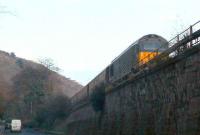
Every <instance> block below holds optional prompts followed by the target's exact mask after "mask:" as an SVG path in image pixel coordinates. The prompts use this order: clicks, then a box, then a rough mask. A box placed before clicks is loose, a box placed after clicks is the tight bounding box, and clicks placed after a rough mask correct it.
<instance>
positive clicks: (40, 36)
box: [0, 0, 200, 85]
mask: <svg viewBox="0 0 200 135" xmlns="http://www.w3.org/2000/svg"><path fill="white" fill-rule="evenodd" d="M199 5H200V1H199V0H0V50H3V51H7V52H14V53H15V54H16V56H18V57H22V58H25V59H28V60H33V61H38V59H39V58H51V59H53V60H54V63H55V64H56V65H57V66H58V67H60V68H61V69H62V71H61V72H60V74H62V75H64V76H66V77H67V78H71V79H72V80H76V81H77V82H79V83H80V84H82V85H85V84H87V83H88V82H89V81H91V80H92V79H93V78H94V77H95V76H96V75H97V74H98V73H100V72H101V71H102V70H103V69H104V68H105V67H106V66H107V65H109V64H110V63H111V61H112V60H113V59H114V58H115V57H117V56H118V55H119V54H120V53H121V52H122V51H123V50H125V49H126V48H127V47H128V46H129V45H130V44H132V43H133V42H134V41H136V40H137V39H139V38H140V37H142V36H144V35H147V34H158V35H161V36H162V37H164V38H166V39H167V40H169V39H171V38H172V37H174V36H175V35H176V34H177V33H178V32H181V31H183V30H184V29H186V28H187V27H189V26H190V25H191V24H194V23H195V22H197V21H199V20H200V14H199V13H200V8H199Z"/></svg>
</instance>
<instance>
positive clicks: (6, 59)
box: [0, 51, 82, 99]
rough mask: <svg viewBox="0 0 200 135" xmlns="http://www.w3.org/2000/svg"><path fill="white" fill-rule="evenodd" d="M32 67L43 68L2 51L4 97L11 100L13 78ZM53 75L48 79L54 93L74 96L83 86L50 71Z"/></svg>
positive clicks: (0, 66)
mask: <svg viewBox="0 0 200 135" xmlns="http://www.w3.org/2000/svg"><path fill="white" fill-rule="evenodd" d="M26 67H32V68H34V69H39V68H40V67H43V66H42V65H41V64H38V63H35V62H33V61H29V60H25V59H22V58H18V57H16V56H15V55H14V54H13V53H11V54H9V53H7V52H4V51H0V92H1V93H2V95H4V97H6V98H8V99H9V98H10V97H9V96H10V95H11V94H9V93H10V92H11V93H12V92H13V78H14V77H15V76H16V75H17V74H19V73H20V72H21V71H22V70H23V69H24V68H26ZM50 72H51V74H50V76H49V77H48V79H49V81H50V82H51V85H52V86H51V87H52V90H53V92H54V93H57V92H58V93H60V92H62V93H63V94H65V95H67V96H68V97H71V96H73V95H74V94H75V93H76V92H78V91H79V90H80V89H81V88H82V86H81V85H80V84H78V83H77V82H75V81H72V80H70V79H68V78H66V77H64V76H62V75H60V74H58V73H56V72H53V71H50Z"/></svg>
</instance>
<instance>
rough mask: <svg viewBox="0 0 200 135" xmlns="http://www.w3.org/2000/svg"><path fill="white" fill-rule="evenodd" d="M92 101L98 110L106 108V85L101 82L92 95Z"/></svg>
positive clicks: (94, 107)
mask: <svg viewBox="0 0 200 135" xmlns="http://www.w3.org/2000/svg"><path fill="white" fill-rule="evenodd" d="M90 102H91V104H92V107H93V109H94V110H95V111H96V112H98V111H103V110H104V104H105V85H104V84H100V85H99V86H97V87H96V88H95V90H94V91H93V93H92V94H91V96H90Z"/></svg>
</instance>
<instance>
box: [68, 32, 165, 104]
mask: <svg viewBox="0 0 200 135" xmlns="http://www.w3.org/2000/svg"><path fill="white" fill-rule="evenodd" d="M166 49H168V42H167V40H166V39H164V38H163V37H161V36H159V35H156V34H149V35H145V36H143V37H141V38H140V39H138V40H137V41H135V42H134V43H132V44H131V45H130V46H129V47H128V48H127V49H126V50H124V51H123V52H122V53H121V54H120V55H119V56H118V57H116V58H115V59H114V60H113V61H112V62H111V63H110V65H108V66H107V67H106V68H105V69H104V70H103V71H102V72H101V73H100V74H98V75H97V76H96V77H95V78H94V79H93V80H91V81H90V82H89V83H88V84H87V85H86V86H85V87H83V88H82V90H80V91H79V92H78V93H76V94H75V95H74V96H73V97H72V98H71V102H72V104H77V103H80V102H82V101H85V100H86V99H89V97H90V95H91V94H92V93H93V92H94V91H95V88H96V87H98V86H99V85H100V84H104V85H106V84H112V83H114V82H116V81H117V80H119V79H120V78H122V77H124V76H125V75H127V74H128V73H130V72H132V71H134V70H137V69H136V68H138V67H139V66H140V65H143V64H145V63H147V62H149V61H150V60H151V59H153V58H154V57H155V56H157V55H159V54H160V53H162V52H163V51H165V50H166ZM138 65H139V66H138Z"/></svg>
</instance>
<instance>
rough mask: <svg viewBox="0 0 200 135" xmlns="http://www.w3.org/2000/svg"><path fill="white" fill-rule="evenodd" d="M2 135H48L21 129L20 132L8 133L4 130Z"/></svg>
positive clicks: (8, 131)
mask: <svg viewBox="0 0 200 135" xmlns="http://www.w3.org/2000/svg"><path fill="white" fill-rule="evenodd" d="M4 135H48V134H44V133H40V132H38V131H34V130H32V129H23V130H22V132H10V130H6V131H5V133H4Z"/></svg>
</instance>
